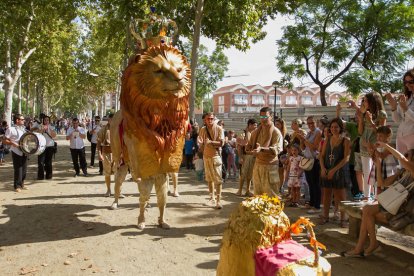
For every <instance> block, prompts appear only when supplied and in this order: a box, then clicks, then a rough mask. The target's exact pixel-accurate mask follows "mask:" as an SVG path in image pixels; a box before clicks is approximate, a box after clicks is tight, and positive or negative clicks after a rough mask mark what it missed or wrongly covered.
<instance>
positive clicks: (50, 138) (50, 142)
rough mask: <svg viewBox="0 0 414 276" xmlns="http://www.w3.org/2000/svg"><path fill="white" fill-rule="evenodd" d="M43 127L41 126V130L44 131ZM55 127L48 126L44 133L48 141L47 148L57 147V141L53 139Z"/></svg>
mask: <svg viewBox="0 0 414 276" xmlns="http://www.w3.org/2000/svg"><path fill="white" fill-rule="evenodd" d="M43 127H44V126H43V125H40V126H39V129H43ZM52 130H53V127H52V126H51V125H47V129H46V132H44V133H42V134H43V136H44V137H45V139H46V147H53V146H54V145H55V141H54V140H53V139H52V135H51V134H50V133H52Z"/></svg>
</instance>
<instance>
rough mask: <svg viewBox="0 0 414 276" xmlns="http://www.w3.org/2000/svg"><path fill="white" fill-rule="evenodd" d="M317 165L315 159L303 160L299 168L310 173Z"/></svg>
mask: <svg viewBox="0 0 414 276" xmlns="http://www.w3.org/2000/svg"><path fill="white" fill-rule="evenodd" d="M314 163H315V159H313V158H302V160H300V162H299V168H301V169H302V170H305V171H310V170H312V168H313V164H314Z"/></svg>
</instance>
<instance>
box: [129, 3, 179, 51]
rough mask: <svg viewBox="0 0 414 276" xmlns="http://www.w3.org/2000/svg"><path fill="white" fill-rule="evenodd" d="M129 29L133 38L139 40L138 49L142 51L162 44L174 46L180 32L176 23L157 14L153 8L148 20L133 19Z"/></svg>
mask: <svg viewBox="0 0 414 276" xmlns="http://www.w3.org/2000/svg"><path fill="white" fill-rule="evenodd" d="M129 27H130V31H131V34H132V36H133V37H135V39H136V40H137V43H138V45H137V46H138V48H140V49H142V50H146V49H148V48H149V47H151V46H158V45H160V44H172V41H173V37H174V36H175V35H176V34H177V30H178V28H177V24H176V23H175V21H173V20H171V19H168V18H166V17H164V16H161V15H157V14H155V8H153V7H151V13H150V14H149V17H148V18H144V19H133V20H132V22H131V24H130V26H129Z"/></svg>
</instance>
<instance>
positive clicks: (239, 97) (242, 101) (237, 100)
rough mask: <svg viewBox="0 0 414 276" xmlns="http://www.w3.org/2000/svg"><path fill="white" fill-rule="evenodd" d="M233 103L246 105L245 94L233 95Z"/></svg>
mask: <svg viewBox="0 0 414 276" xmlns="http://www.w3.org/2000/svg"><path fill="white" fill-rule="evenodd" d="M234 104H243V105H247V95H234Z"/></svg>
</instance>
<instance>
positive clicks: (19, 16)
mask: <svg viewBox="0 0 414 276" xmlns="http://www.w3.org/2000/svg"><path fill="white" fill-rule="evenodd" d="M77 4H78V1H60V0H51V1H49V0H32V1H30V2H28V3H26V2H24V1H20V2H19V1H13V0H3V1H1V2H0V9H1V10H2V13H1V15H0V19H1V20H0V49H1V50H0V55H1V56H2V57H5V59H3V58H2V59H1V60H0V68H1V69H0V70H1V71H2V72H3V73H4V80H3V82H4V85H3V89H4V92H5V105H4V112H3V118H4V119H5V120H7V121H8V122H10V120H11V111H12V95H13V91H14V88H15V86H16V83H17V81H18V80H19V78H20V77H21V74H22V68H23V65H24V64H25V63H26V62H27V61H28V60H29V58H31V57H32V55H33V54H34V53H35V52H36V51H38V50H39V49H42V48H43V46H45V45H48V44H54V42H53V41H51V40H53V35H64V34H65V30H66V29H62V27H64V28H66V27H67V25H70V23H71V22H72V20H74V19H75V17H76V9H77ZM48 54H49V52H43V53H39V55H41V56H43V57H44V58H47V56H48ZM56 62H57V61H56Z"/></svg>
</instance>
